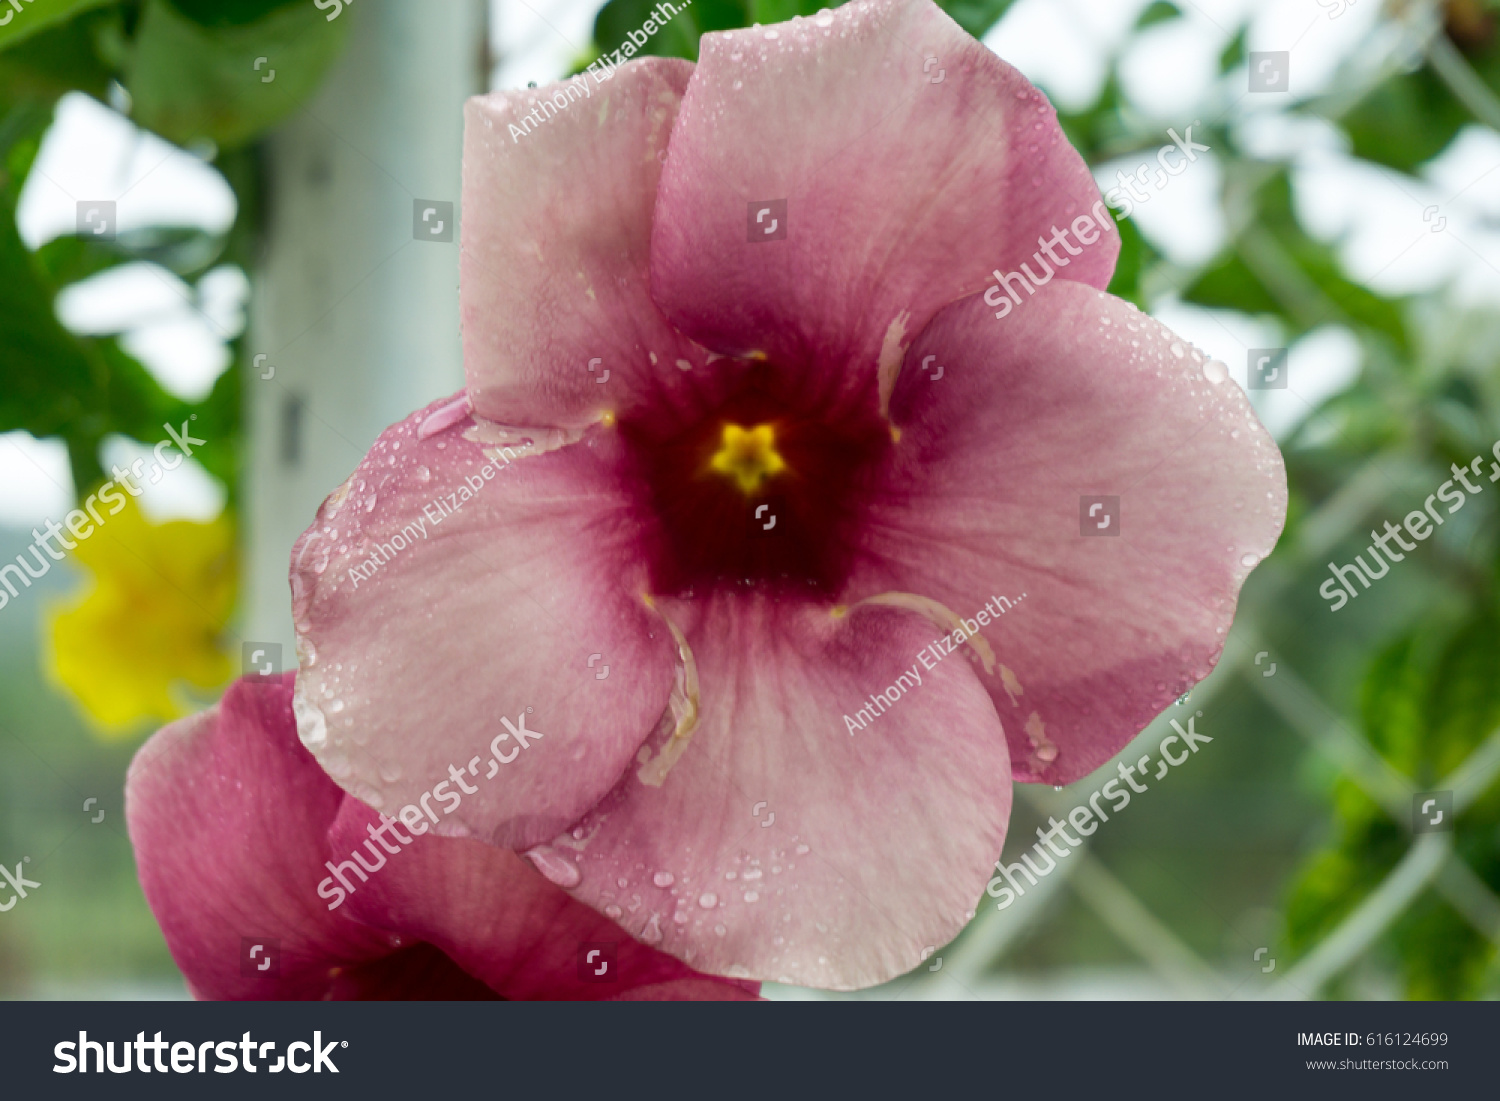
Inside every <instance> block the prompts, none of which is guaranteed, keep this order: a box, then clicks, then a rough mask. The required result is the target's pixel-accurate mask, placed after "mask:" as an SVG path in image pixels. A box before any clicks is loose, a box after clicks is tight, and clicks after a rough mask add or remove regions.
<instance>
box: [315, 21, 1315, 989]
mask: <svg viewBox="0 0 1500 1101" xmlns="http://www.w3.org/2000/svg"><path fill="white" fill-rule="evenodd" d="M550 91H551V90H549V89H541V90H539V91H537V92H535V93H532V92H514V93H496V94H493V95H490V96H486V97H482V98H479V99H475V100H473V101H471V102H470V104H469V106H468V110H467V115H466V120H467V136H466V151H465V161H464V218H463V248H462V261H461V264H462V267H461V285H462V298H463V324H464V355H465V370H466V374H467V388H466V391H465V393H464V394H463V395H460V396H458V397H457V398H455V399H453V400H450V401H448V402H443V403H437V404H434V405H433V406H431V407H429V408H428V409H425V410H423V411H421V412H419V413H417V414H415V415H413V416H412V417H410V418H408V419H407V420H406V421H403V422H402V423H400V424H398V425H395V426H394V427H392V428H391V429H389V430H388V431H387V432H386V433H384V434H383V435H382V436H381V438H380V440H379V441H378V442H377V443H376V444H375V446H374V447H373V449H372V450H371V451H370V453H369V455H367V456H366V458H365V459H364V461H363V462H362V463H361V464H360V466H359V468H358V469H357V470H356V471H355V472H354V474H353V475H352V476H351V478H350V479H349V481H348V482H347V483H346V484H345V485H344V486H342V487H340V488H339V490H338V491H337V492H335V493H334V494H333V495H332V496H331V497H330V498H329V499H328V501H327V502H326V503H325V505H324V506H323V508H322V510H321V511H320V513H319V516H318V519H317V522H316V523H315V524H314V526H313V527H312V528H311V529H310V530H309V531H308V532H307V533H306V534H305V535H304V536H303V538H302V539H301V541H300V542H299V544H298V546H297V547H296V550H295V551H294V556H293V571H292V589H293V610H294V616H295V619H296V624H297V630H298V633H299V646H300V656H301V670H300V673H299V675H298V678H297V696H296V708H297V717H298V725H299V730H300V733H301V737H302V740H303V742H304V744H305V745H307V747H308V748H309V749H311V750H312V752H313V753H314V755H315V756H316V757H317V758H318V760H319V761H320V763H321V764H322V765H323V767H324V768H325V769H326V770H327V772H328V774H329V775H330V776H332V777H333V778H334V779H335V780H336V781H337V782H338V783H339V784H340V785H341V786H342V787H344V788H345V789H346V790H348V791H349V792H351V793H352V794H354V795H355V796H357V797H358V798H360V799H362V800H364V801H365V802H366V803H368V804H369V805H370V806H372V807H374V808H376V809H378V810H381V811H383V812H385V813H387V814H390V815H392V816H396V817H399V818H400V819H401V820H402V821H403V822H411V823H412V824H413V828H415V826H416V825H417V824H421V825H422V826H423V828H431V829H432V830H433V831H434V832H437V833H440V834H451V835H459V836H470V837H473V838H475V839H477V840H478V841H481V842H487V843H489V844H490V845H493V846H497V847H500V848H505V849H513V850H519V851H526V852H528V853H529V854H530V855H531V857H532V859H533V861H534V862H535V863H536V865H537V866H538V867H539V868H540V869H541V870H542V871H543V872H545V873H546V874H547V875H548V877H549V878H551V879H552V880H553V881H554V882H555V883H557V884H558V885H560V886H562V887H564V888H566V889H567V890H568V891H569V892H570V893H571V894H572V895H573V896H574V897H575V898H577V899H579V900H581V901H583V902H586V903H587V904H588V905H589V906H591V907H593V908H594V909H596V910H598V911H601V912H602V913H604V914H605V915H607V916H608V917H610V918H611V919H613V920H614V921H617V922H619V923H620V924H621V925H623V926H624V928H625V929H626V930H627V931H628V932H629V933H631V934H632V935H634V936H635V937H637V938H638V939H640V940H641V941H643V942H645V943H646V944H648V945H651V946H653V947H656V948H659V949H661V950H662V951H663V952H666V953H670V954H671V955H673V956H676V957H678V958H680V959H682V960H684V961H686V962H687V963H689V964H691V965H692V966H693V967H696V968H698V969H700V970H702V971H706V972H710V973H713V974H719V975H728V976H736V977H755V978H767V979H780V980H785V981H790V982H796V983H802V984H808V985H815V986H822V987H834V988H848V987H857V986H862V985H866V984H870V983H875V982H879V981H881V980H884V979H888V978H890V977H892V976H893V975H896V974H898V973H901V972H903V971H905V970H907V969H909V968H911V967H913V966H915V965H916V964H917V963H918V962H919V961H920V959H921V958H922V952H923V949H924V948H925V947H926V946H929V945H941V944H944V943H946V942H947V941H948V940H950V939H951V938H952V937H953V936H954V935H955V934H956V933H957V932H958V931H959V930H960V929H961V928H962V927H963V925H964V923H965V921H966V920H968V918H970V917H971V916H972V915H973V910H974V907H975V905H976V900H978V899H980V898H982V897H983V891H984V885H985V883H986V881H987V880H988V878H989V877H990V875H991V874H992V873H991V867H992V865H993V863H994V861H995V859H996V857H997V856H998V855H999V854H1000V851H1001V847H1002V844H1003V842H1004V838H1005V829H1006V822H1007V819H1008V816H1009V811H1010V800H1011V790H1010V788H1011V782H1012V780H1013V779H1014V780H1019V781H1024V782H1044V783H1049V784H1066V783H1069V782H1070V781H1073V780H1076V779H1078V778H1080V777H1082V776H1084V775H1085V774H1087V773H1088V772H1089V771H1090V770H1092V769H1094V768H1096V767H1098V766H1099V765H1100V764H1102V763H1103V762H1105V761H1106V760H1107V759H1108V758H1109V757H1111V756H1112V755H1113V754H1114V753H1116V752H1117V751H1118V750H1119V749H1120V748H1121V747H1122V746H1124V745H1125V744H1126V743H1127V742H1128V741H1129V740H1130V739H1131V738H1132V737H1133V736H1134V735H1135V734H1136V733H1137V732H1138V731H1139V730H1140V729H1141V727H1142V726H1143V725H1145V724H1146V723H1147V722H1148V721H1149V720H1150V719H1151V717H1152V716H1154V715H1155V714H1157V713H1158V712H1159V711H1160V710H1161V709H1162V708H1163V707H1164V706H1166V705H1167V704H1169V703H1170V702H1171V700H1172V699H1173V697H1174V696H1177V695H1178V694H1180V693H1181V692H1183V691H1184V690H1185V689H1186V688H1188V687H1189V686H1190V685H1192V684H1193V683H1195V682H1196V681H1197V680H1199V679H1200V678H1202V677H1203V676H1205V675H1206V674H1207V673H1208V672H1209V670H1210V669H1211V668H1212V667H1213V665H1214V663H1215V661H1216V660H1217V658H1218V656H1219V653H1220V651H1221V649H1222V646H1223V642H1224V637H1225V634H1226V631H1227V630H1228V627H1229V625H1230V623H1231V621H1232V618H1233V613H1234V606H1235V601H1236V597H1237V594H1238V591H1239V588H1240V585H1241V584H1242V583H1243V581H1244V579H1245V577H1246V576H1247V575H1248V574H1249V572H1250V570H1251V569H1252V568H1253V566H1254V565H1255V563H1257V562H1258V561H1259V560H1260V559H1261V558H1262V557H1264V556H1265V555H1266V554H1268V553H1269V552H1270V550H1271V548H1272V547H1273V546H1274V544H1275V542H1276V538H1277V535H1278V533H1279V531H1280V528H1281V524H1282V521H1283V518H1284V513H1285V505H1286V486H1285V475H1284V470H1283V467H1282V463H1281V459H1280V455H1279V454H1278V453H1277V451H1276V448H1275V446H1274V444H1273V443H1272V442H1271V440H1270V438H1269V437H1268V436H1267V435H1266V433H1265V432H1264V431H1263V430H1262V428H1261V427H1260V425H1259V424H1258V422H1257V421H1256V419H1255V417H1254V415H1253V414H1252V413H1251V411H1250V408H1249V405H1248V403H1247V402H1246V400H1245V398H1244V396H1243V394H1242V393H1241V392H1240V390H1239V388H1238V387H1237V386H1235V385H1234V384H1233V383H1231V382H1227V381H1226V373H1225V372H1224V370H1223V369H1222V367H1223V365H1222V364H1205V363H1204V361H1203V357H1202V356H1201V355H1200V354H1199V353H1197V352H1194V351H1192V350H1191V349H1189V348H1188V347H1187V346H1186V345H1185V344H1184V343H1183V342H1181V341H1179V340H1177V339H1176V338H1174V336H1173V335H1172V334H1171V333H1170V332H1168V331H1167V330H1166V329H1164V328H1163V327H1162V326H1160V325H1159V324H1157V323H1156V322H1154V321H1152V320H1151V319H1150V318H1148V317H1145V316H1143V315H1142V314H1140V313H1139V312H1138V311H1137V310H1135V309H1134V307H1132V306H1130V305H1128V304H1127V303H1125V302H1122V301H1120V300H1118V299H1114V298H1111V297H1110V296H1108V295H1107V294H1105V293H1104V292H1103V290H1102V288H1104V287H1105V286H1106V285H1107V283H1108V281H1109V278H1110V274H1111V272H1112V270H1113V267H1114V261H1115V256H1116V254H1117V251H1118V242H1119V237H1118V233H1117V232H1116V230H1115V228H1114V223H1113V219H1112V218H1110V216H1109V214H1108V211H1107V210H1106V209H1105V208H1104V206H1103V204H1102V202H1101V201H1100V198H1099V194H1098V191H1097V189H1096V188H1095V186H1094V184H1093V181H1092V179H1091V178H1090V175H1089V172H1088V169H1087V167H1086V166H1085V165H1084V163H1083V161H1082V160H1081V159H1080V158H1079V156H1078V155H1077V153H1076V152H1075V151H1074V150H1073V149H1072V148H1071V147H1070V146H1069V145H1068V143H1067V142H1066V140H1064V138H1063V136H1062V134H1061V132H1060V130H1059V128H1058V125H1057V121H1056V117H1055V114H1054V112H1053V110H1052V108H1051V107H1050V105H1049V104H1048V103H1047V101H1046V99H1045V98H1044V97H1043V96H1042V94H1041V93H1040V92H1038V91H1037V90H1036V89H1035V88H1033V87H1032V86H1031V85H1030V84H1028V83H1027V82H1026V81H1025V80H1024V79H1023V78H1022V77H1021V76H1020V75H1019V74H1018V73H1017V72H1016V71H1015V70H1014V69H1012V68H1011V67H1010V66H1008V65H1006V64H1005V63H1004V62H1002V61H1000V60H999V59H998V58H996V57H995V56H994V55H993V54H991V53H990V52H989V51H988V50H986V49H984V48H983V47H982V46H980V45H979V44H978V43H976V42H975V41H973V40H972V39H971V38H969V37H968V36H967V35H965V34H964V33H963V32H962V31H961V30H960V29H959V28H958V27H957V26H956V25H955V24H954V23H953V22H952V21H951V20H949V19H948V17H947V16H946V15H944V14H943V13H942V12H941V11H940V10H939V9H938V8H936V7H935V6H934V5H932V4H931V3H928V2H926V0H905V2H896V0H862V2H855V3H851V4H848V5H846V6H844V7H841V8H840V9H838V10H837V11H836V12H832V13H828V12H824V13H821V14H819V15H818V16H816V17H814V18H811V19H800V20H794V21H793V22H791V23H787V24H781V25H779V26H775V27H765V28H753V29H748V30H741V31H734V32H727V33H723V34H711V35H708V36H706V37H705V38H704V39H703V44H702V52H701V60H700V62H699V64H698V65H697V66H696V67H694V66H693V65H690V64H688V63H686V62H682V61H674V60H659V59H650V60H641V61H636V62H632V63H629V64H626V65H623V66H621V67H620V69H619V70H618V71H617V72H616V73H615V75H614V76H613V77H611V78H610V79H608V80H607V81H604V82H591V83H590V85H589V94H588V97H587V98H585V99H582V100H581V101H578V102H572V103H570V104H569V105H568V106H567V108H566V109H557V108H554V110H553V111H552V112H551V113H547V112H546V111H545V109H543V108H541V107H539V106H538V104H540V103H542V102H543V100H544V97H546V96H547V95H548V94H549V92H550ZM564 98H565V99H566V97H564ZM527 116H530V118H529V119H528V117H527ZM537 119H541V122H537V121H536V120H537ZM523 123H524V124H525V125H523ZM773 223H774V224H773ZM1023 264H1025V265H1027V267H1026V273H1027V275H1029V276H1030V279H1029V280H1027V281H1026V282H1025V283H1024V285H1023V284H1022V282H1020V281H1019V280H1008V281H1007V282H1006V284H1005V285H1006V286H1008V287H1009V288H1010V289H1011V290H1012V291H1013V292H1014V294H1012V295H1007V293H1006V291H1005V290H1004V289H1002V288H1001V287H1000V286H997V285H996V284H995V282H994V280H995V278H996V276H993V275H992V274H991V273H992V272H995V273H998V274H999V276H1007V275H1008V274H1009V273H1011V272H1016V271H1018V270H1019V269H1020V268H1021V265H1023ZM986 288H989V289H988V290H986ZM1007 302H1008V303H1009V304H1008V305H1005V308H1003V309H997V307H1000V306H1002V305H1004V304H1005V303H1007ZM997 314H998V315H1003V316H998V317H997ZM506 448H509V450H506ZM1090 495H1100V496H1102V497H1117V498H1118V499H1119V502H1118V510H1116V507H1115V504H1114V502H1108V501H1097V502H1093V504H1095V505H1098V506H1099V507H1097V508H1091V506H1090V502H1089V501H1088V500H1087V498H1088V497H1089V496H1090ZM1089 523H1091V524H1092V525H1093V528H1092V530H1094V531H1100V530H1102V531H1104V532H1105V533H1106V535H1107V536H1108V535H1116V536H1117V537H1114V538H1110V537H1104V538H1091V537H1088V536H1087V535H1086V534H1084V532H1085V528H1084V527H1082V526H1081V525H1083V524H1089ZM965 621H968V623H969V624H972V626H967V625H965ZM943 640H947V641H946V642H945V641H943ZM955 641H956V642H957V645H956V646H955V645H953V643H954V642H955ZM876 693H880V694H881V698H880V699H876V698H875V694H876ZM439 789H442V790H441V791H440V790H439ZM424 796H425V797H426V798H427V802H426V803H425V804H424V803H423V798H424ZM438 800H453V802H443V803H441V804H439V803H438V802H437V801H438ZM412 904H413V905H418V904H420V900H418V899H416V898H415V897H413V899H412Z"/></svg>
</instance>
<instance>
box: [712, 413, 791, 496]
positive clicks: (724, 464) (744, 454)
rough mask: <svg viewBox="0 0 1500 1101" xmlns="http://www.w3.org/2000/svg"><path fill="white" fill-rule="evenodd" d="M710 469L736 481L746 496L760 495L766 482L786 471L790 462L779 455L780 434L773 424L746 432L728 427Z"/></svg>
mask: <svg viewBox="0 0 1500 1101" xmlns="http://www.w3.org/2000/svg"><path fill="white" fill-rule="evenodd" d="M709 465H710V466H712V467H713V468H714V470H716V471H718V472H719V473H720V474H723V475H724V476H725V477H728V478H733V479H734V484H735V485H737V486H738V487H739V489H740V492H741V493H743V494H745V495H746V496H750V495H752V494H755V493H758V492H759V491H760V489H761V487H762V486H763V485H765V483H766V479H768V478H771V477H773V476H774V475H776V474H780V473H781V472H782V471H783V470H785V469H786V462H785V460H783V459H782V457H781V456H780V455H779V454H777V451H776V430H775V429H774V428H773V427H772V426H771V425H769V424H757V425H756V426H755V427H754V428H748V429H747V428H745V427H744V426H742V425H738V424H726V425H725V426H724V435H723V439H722V440H721V442H720V445H719V450H718V451H717V452H715V453H714V457H713V458H712V459H711V460H710V461H709Z"/></svg>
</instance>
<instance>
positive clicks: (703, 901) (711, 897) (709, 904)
mask: <svg viewBox="0 0 1500 1101" xmlns="http://www.w3.org/2000/svg"><path fill="white" fill-rule="evenodd" d="M718 904H719V896H718V895H716V894H714V893H713V892H712V891H705V892H703V894H701V895H699V896H698V905H699V906H702V907H703V908H704V909H705V910H712V909H713V908H714V907H715V906H717V905H718Z"/></svg>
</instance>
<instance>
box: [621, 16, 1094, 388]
mask: <svg viewBox="0 0 1500 1101" xmlns="http://www.w3.org/2000/svg"><path fill="white" fill-rule="evenodd" d="M934 81H937V82H936V83H935V82H934ZM783 200H784V202H785V210H784V212H782V211H781V210H780V208H773V209H770V210H769V211H768V213H767V214H765V215H760V214H759V211H758V210H757V209H756V208H757V207H758V206H759V205H761V204H763V203H765V202H770V201H783ZM1097 203H1100V199H1099V192H1098V189H1097V188H1096V187H1095V186H1094V182H1093V179H1092V177H1091V176H1090V175H1089V171H1088V168H1087V166H1086V165H1085V164H1084V162H1083V160H1082V158H1081V157H1079V155H1078V153H1077V152H1076V151H1075V150H1074V149H1073V147H1072V146H1071V145H1069V144H1068V142H1067V141H1066V139H1065V138H1064V137H1063V136H1062V132H1061V130H1060V128H1059V127H1058V124H1057V118H1056V114H1055V112H1054V111H1053V109H1052V107H1051V105H1050V104H1048V102H1047V100H1046V98H1045V97H1044V96H1043V95H1042V93H1041V92H1039V91H1038V90H1037V89H1036V88H1034V87H1032V86H1031V84H1029V83H1028V82H1027V81H1026V80H1025V78H1024V77H1022V76H1021V75H1020V74H1019V73H1018V72H1017V71H1016V70H1015V69H1013V68H1011V67H1010V66H1009V65H1007V64H1006V63H1005V62H1003V61H1001V60H1000V59H999V58H997V57H996V56H995V55H994V54H993V53H991V52H990V51H989V50H987V49H986V48H985V47H983V46H981V45H980V44H979V43H978V42H976V41H975V40H974V39H973V38H971V37H970V36H969V35H968V34H966V33H965V32H964V31H963V30H962V29H961V28H959V26H958V25H957V24H955V23H954V22H953V21H952V20H951V19H950V18H948V16H947V15H945V14H943V12H942V11H941V10H940V9H938V8H937V7H936V6H935V5H933V4H931V3H929V2H928V0H899V2H897V0H868V2H867V0H855V2H854V3H850V4H846V5H844V6H843V7H840V8H838V9H837V10H836V11H833V12H822V13H819V14H818V15H817V16H815V17H813V18H810V19H800V20H796V21H793V22H791V23H782V24H778V25H776V26H774V27H753V28H749V29H745V30H736V31H725V32H722V33H715V34H709V35H705V36H704V38H703V41H702V45H701V53H700V60H699V63H698V68H697V69H696V70H695V71H694V73H693V79H692V81H691V82H690V83H689V85H688V90H687V95H686V96H685V98H684V99H683V103H682V109H681V112H680V114H679V116H678V120H677V126H676V128H675V129H674V130H673V132H672V140H671V146H670V148H669V153H668V157H667V164H666V170H665V172H664V173H663V174H662V179H661V190H660V195H659V198H658V200H657V206H656V230H655V234H654V236H653V238H652V250H651V280H652V289H653V293H654V294H655V296H656V300H657V301H658V302H659V303H660V304H661V305H662V308H663V309H664V310H665V311H666V314H667V316H668V317H669V318H670V319H671V320H672V322H673V323H674V324H675V325H677V327H678V328H680V329H681V330H682V331H683V332H685V333H687V334H688V335H689V336H691V337H693V338H694V339H695V340H697V341H698V342H700V343H701V344H703V345H705V346H707V347H710V348H712V349H713V350H714V351H716V352H721V353H724V354H734V355H745V354H749V353H750V352H752V351H761V352H765V353H766V354H767V355H768V356H769V358H770V359H771V360H772V361H773V362H783V363H791V364H796V365H797V366H799V367H800V368H802V369H804V370H807V371H814V370H817V371H820V372H823V373H834V374H835V376H836V378H835V381H837V382H839V383H840V384H842V385H849V386H858V385H859V384H860V383H862V382H867V381H868V379H869V377H870V375H871V374H872V373H873V372H874V371H875V370H876V364H877V360H878V359H879V357H880V355H881V350H882V346H883V345H885V344H886V343H887V342H888V341H889V342H890V344H891V345H892V346H893V347H895V346H899V345H903V344H906V343H910V341H911V338H912V336H913V335H914V334H915V333H917V332H919V331H920V330H921V328H922V326H923V325H925V324H926V323H927V320H928V319H929V318H930V317H931V316H932V315H933V313H934V312H936V311H937V310H938V309H939V308H941V307H942V306H944V305H945V304H947V303H948V302H951V301H953V300H954V299H956V298H959V297H961V296H963V295H966V294H972V293H974V292H975V291H978V290H980V289H981V288H982V287H983V286H984V284H985V282H986V281H987V280H988V279H989V277H990V272H991V270H992V269H995V268H1001V269H1003V270H1007V271H1008V270H1011V269H1013V268H1015V267H1016V266H1017V265H1018V264H1020V263H1021V262H1023V261H1026V262H1030V263H1032V265H1033V267H1036V263H1035V261H1033V260H1032V254H1033V253H1034V252H1035V251H1036V250H1037V237H1038V235H1042V236H1050V235H1051V233H1052V227H1054V226H1056V227H1057V228H1059V229H1067V228H1068V227H1069V226H1070V225H1071V223H1072V221H1073V219H1074V218H1075V217H1077V216H1080V215H1083V214H1085V213H1086V212H1088V211H1089V210H1090V209H1091V208H1094V207H1095V204H1097ZM1099 209H1100V210H1102V209H1103V208H1102V205H1101V206H1100V208H1099ZM757 217H759V221H758V222H757V221H756V219H757ZM772 218H775V219H778V221H779V220H781V219H784V221H785V224H784V225H781V224H778V226H777V231H776V235H772V236H770V237H768V238H767V239H764V240H760V239H758V238H759V237H760V236H764V234H763V233H761V232H760V231H763V230H764V229H766V228H769V226H770V224H771V219H772ZM1105 221H1106V222H1108V223H1109V226H1110V227H1111V230H1112V227H1113V224H1114V223H1113V219H1111V218H1108V217H1107V216H1105ZM782 233H784V234H785V239H784V240H778V239H776V236H777V235H779V234H782ZM1118 248H1119V235H1118V233H1115V232H1110V233H1108V234H1106V235H1105V236H1104V237H1103V238H1101V239H1100V240H1099V241H1098V242H1097V243H1096V244H1094V245H1092V246H1090V247H1088V248H1086V249H1084V250H1083V253H1082V255H1080V256H1078V257H1077V258H1076V259H1073V260H1072V261H1071V262H1070V265H1069V266H1068V267H1067V269H1066V273H1067V275H1068V277H1069V278H1071V279H1074V280H1076V281H1079V282H1084V283H1089V284H1091V285H1095V286H1099V287H1103V286H1106V285H1107V284H1108V282H1109V278H1110V273H1111V272H1112V271H1113V270H1114V262H1115V256H1116V254H1117V252H1118ZM892 366H894V362H893V363H892Z"/></svg>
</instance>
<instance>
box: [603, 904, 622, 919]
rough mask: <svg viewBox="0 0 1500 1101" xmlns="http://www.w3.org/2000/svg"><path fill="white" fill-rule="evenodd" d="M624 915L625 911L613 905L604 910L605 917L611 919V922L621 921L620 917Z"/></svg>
mask: <svg viewBox="0 0 1500 1101" xmlns="http://www.w3.org/2000/svg"><path fill="white" fill-rule="evenodd" d="M623 913H625V911H624V910H622V909H620V908H619V907H618V906H615V905H614V904H612V903H611V904H610V905H608V906H606V907H605V908H604V916H605V917H607V918H609V920H610V921H619V920H620V915H622V914H623Z"/></svg>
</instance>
